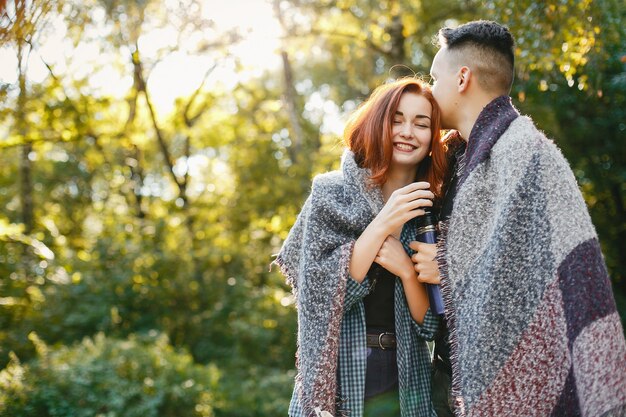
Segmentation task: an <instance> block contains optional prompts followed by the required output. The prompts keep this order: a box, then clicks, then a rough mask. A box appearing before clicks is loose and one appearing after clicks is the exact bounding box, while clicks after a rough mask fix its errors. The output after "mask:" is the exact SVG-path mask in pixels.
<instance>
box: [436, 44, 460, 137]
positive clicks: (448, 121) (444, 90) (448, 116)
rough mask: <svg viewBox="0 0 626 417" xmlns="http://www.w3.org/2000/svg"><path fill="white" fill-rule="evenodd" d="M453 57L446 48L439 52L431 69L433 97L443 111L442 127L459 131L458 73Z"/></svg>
mask: <svg viewBox="0 0 626 417" xmlns="http://www.w3.org/2000/svg"><path fill="white" fill-rule="evenodd" d="M451 61H452V59H451V56H450V52H449V51H448V48H446V47H445V46H444V47H443V48H441V49H440V50H439V52H437V55H435V59H433V64H432V66H431V67H430V76H431V77H432V79H433V96H434V97H435V100H436V101H437V104H438V105H439V108H440V109H441V127H442V128H444V129H458V126H455V124H456V123H455V120H456V117H455V116H456V114H455V113H456V111H457V104H458V86H457V78H458V77H457V75H458V74H457V71H455V70H454V68H453V67H452V65H451Z"/></svg>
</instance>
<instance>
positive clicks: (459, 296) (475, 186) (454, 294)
mask: <svg viewBox="0 0 626 417" xmlns="http://www.w3.org/2000/svg"><path fill="white" fill-rule="evenodd" d="M439 42H440V49H439V51H438V53H437V55H436V56H435V58H434V60H433V64H432V67H431V76H432V78H433V82H434V86H433V94H434V96H435V99H436V100H437V102H438V104H439V106H440V108H441V113H442V127H443V128H447V129H455V130H457V131H458V132H459V134H460V135H461V137H462V138H464V139H465V140H466V142H467V149H466V151H465V153H464V155H462V157H461V159H460V161H459V163H458V169H457V172H456V175H455V177H454V179H453V181H452V183H451V185H450V188H449V191H448V196H447V197H446V200H447V201H445V202H444V207H443V210H442V221H441V223H440V226H441V236H440V238H441V239H440V242H439V244H438V246H437V260H438V261H439V262H438V266H439V270H438V271H437V268H433V263H434V262H433V261H432V258H433V255H434V248H432V246H431V247H429V246H427V245H423V244H418V243H416V242H414V243H412V247H413V249H416V250H418V254H417V255H415V256H414V261H415V262H416V265H415V268H416V270H417V272H418V273H419V276H420V280H422V281H424V282H428V281H431V282H432V280H433V275H436V274H437V272H438V273H439V274H440V276H441V284H442V292H443V295H444V299H445V304H446V321H447V326H448V330H449V338H448V340H449V345H450V354H449V359H450V364H451V368H452V398H453V399H454V403H455V406H454V407H455V413H456V414H457V415H459V416H609V415H626V343H625V341H624V334H623V329H622V325H621V323H620V319H619V315H618V313H617V311H616V307H615V301H614V299H613V294H612V290H611V284H610V280H609V278H608V275H607V271H606V267H605V264H604V261H603V258H602V254H601V252H600V245H599V243H598V238H597V235H596V232H595V230H594V227H593V225H592V223H591V219H590V217H589V214H588V211H587V208H586V206H585V203H584V200H583V198H582V195H581V193H580V191H579V189H578V186H577V184H576V181H575V178H574V176H573V174H572V172H571V169H570V167H569V165H568V164H567V161H566V160H565V158H564V157H563V156H562V154H561V153H560V151H559V150H558V149H557V148H556V146H555V145H554V144H553V143H552V142H551V141H549V140H548V139H546V138H545V136H544V135H543V134H542V133H541V132H540V131H538V130H537V129H536V128H535V126H534V124H533V122H532V121H531V120H530V119H529V118H527V117H523V116H520V115H519V113H518V112H517V110H516V109H515V108H514V107H513V106H512V104H511V100H510V98H509V96H508V94H509V92H510V89H511V84H512V82H513V74H514V55H513V48H514V41H513V37H512V35H511V34H510V32H509V31H508V29H506V28H505V27H503V26H501V25H499V24H497V23H494V22H488V21H475V22H470V23H467V24H465V25H462V26H459V27H457V28H455V29H451V28H444V29H441V30H440V32H439ZM433 271H434V272H433ZM444 347H445V346H444ZM441 350H442V351H443V352H444V354H443V355H442V356H447V355H445V351H446V350H445V349H441ZM443 359H444V361H445V359H446V358H443Z"/></svg>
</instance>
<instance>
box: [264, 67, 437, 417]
mask: <svg viewBox="0 0 626 417" xmlns="http://www.w3.org/2000/svg"><path fill="white" fill-rule="evenodd" d="M439 129H440V124H439V110H438V108H437V105H436V103H435V101H434V99H433V96H432V94H431V92H430V89H429V87H428V86H427V85H426V84H425V83H423V82H422V81H420V80H418V79H416V78H407V79H401V80H398V81H395V82H391V83H387V84H384V85H382V86H380V87H378V88H377V89H376V90H375V91H374V92H373V93H372V95H371V96H370V97H369V99H368V100H367V101H365V102H364V103H363V104H362V105H361V106H360V107H359V109H357V111H356V112H355V113H354V114H353V116H352V118H351V119H350V120H349V122H348V124H347V127H346V129H345V133H344V140H345V143H346V146H347V149H346V151H345V152H344V155H343V157H342V163H341V170H339V171H333V172H329V173H326V174H322V175H318V176H317V177H316V178H315V179H314V180H313V186H312V190H311V194H310V195H309V198H308V199H307V201H306V202H305V204H304V206H303V208H302V211H301V212H300V215H299V216H298V219H297V221H296V223H295V225H294V226H293V228H292V229H291V231H290V232H289V236H288V237H287V240H286V241H285V243H284V245H283V247H282V249H281V251H280V253H279V255H278V257H277V259H276V261H275V262H276V263H277V264H278V265H280V267H281V270H282V271H283V273H284V274H285V275H286V276H287V280H288V282H289V283H290V284H291V285H292V287H293V291H294V295H295V297H296V305H297V309H298V354H297V363H296V365H297V368H298V375H297V377H296V383H295V388H294V394H293V397H292V401H291V405H290V407H289V415H290V416H307V417H308V416H328V415H332V416H336V415H345V414H349V415H350V416H351V417H352V416H354V417H358V416H362V415H364V413H365V415H376V416H386V415H394V416H395V415H401V416H403V417H406V416H435V412H434V410H433V407H432V404H431V397H430V372H431V366H430V356H429V352H428V348H427V345H426V341H427V340H432V339H433V338H434V336H435V333H436V332H437V330H438V327H439V317H437V316H436V315H435V314H433V313H432V312H431V311H430V309H429V302H428V295H427V292H426V290H425V287H424V284H423V283H421V282H420V281H419V279H418V274H417V273H416V271H415V269H414V264H413V262H412V261H411V258H410V254H411V253H412V252H411V249H410V248H409V246H408V245H409V242H410V241H412V240H414V236H415V232H416V227H415V221H414V220H413V219H414V218H415V217H417V216H420V215H422V214H424V208H427V207H430V206H432V205H433V200H434V201H435V203H436V202H437V201H438V199H440V198H441V197H442V193H443V190H442V188H443V184H444V180H445V178H446V176H447V158H446V148H445V144H444V143H442V141H441V137H440V131H439ZM326 413H328V414H326Z"/></svg>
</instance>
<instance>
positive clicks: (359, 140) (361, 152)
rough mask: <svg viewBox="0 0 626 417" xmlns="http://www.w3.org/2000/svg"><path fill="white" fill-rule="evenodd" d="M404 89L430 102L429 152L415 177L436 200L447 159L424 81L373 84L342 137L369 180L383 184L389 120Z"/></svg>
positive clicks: (387, 161)
mask: <svg viewBox="0 0 626 417" xmlns="http://www.w3.org/2000/svg"><path fill="white" fill-rule="evenodd" d="M404 93H416V94H419V95H421V96H424V97H425V98H426V99H427V100H428V101H429V102H430V104H431V106H432V114H431V123H430V131H431V141H430V150H431V155H430V157H427V158H425V159H424V160H423V161H422V162H420V168H419V170H418V172H419V173H421V174H420V175H419V177H420V178H417V179H418V180H421V181H428V182H429V183H430V190H431V191H432V192H433V193H434V194H435V198H436V199H437V200H440V199H441V198H442V197H443V193H444V189H443V188H444V182H445V180H446V178H447V171H448V159H447V156H446V146H445V143H444V142H442V140H441V131H440V130H441V117H440V112H439V107H438V106H437V102H435V99H434V97H433V95H432V93H431V91H430V87H429V86H428V84H426V83H425V82H423V81H421V80H419V79H417V78H403V79H400V80H397V81H393V82H390V83H387V84H383V85H381V86H380V87H378V88H376V89H375V90H374V92H373V93H372V94H371V95H370V97H369V99H367V101H365V102H364V103H362V104H361V106H359V108H358V109H357V110H356V111H355V113H354V114H353V115H352V117H351V118H350V120H349V121H348V123H347V125H346V128H345V130H344V135H343V136H344V141H345V143H346V146H347V147H348V148H349V149H350V150H352V152H354V154H355V157H356V161H357V163H358V164H359V165H360V166H361V167H362V168H368V169H370V171H371V177H370V179H371V180H372V182H373V183H374V184H377V185H379V186H380V185H383V184H384V183H385V182H386V181H387V171H388V169H389V165H390V164H391V157H392V154H393V142H392V141H393V133H392V127H393V125H392V123H393V119H394V117H395V114H396V110H398V105H399V104H400V98H401V97H402V94H404ZM424 164H427V166H424ZM424 172H425V174H424Z"/></svg>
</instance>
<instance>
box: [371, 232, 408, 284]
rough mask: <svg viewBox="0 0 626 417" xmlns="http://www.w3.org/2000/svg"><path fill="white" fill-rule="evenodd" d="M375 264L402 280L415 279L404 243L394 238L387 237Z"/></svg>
mask: <svg viewBox="0 0 626 417" xmlns="http://www.w3.org/2000/svg"><path fill="white" fill-rule="evenodd" d="M374 262H376V263H377V264H379V265H380V266H382V267H383V268H385V269H386V270H387V271H389V272H391V273H392V274H394V275H396V276H398V277H400V279H402V280H404V279H407V278H411V277H415V272H414V271H413V262H411V258H409V255H407V254H406V252H405V251H404V247H403V246H402V243H401V242H400V241H399V240H398V239H396V238H395V237H393V236H387V239H385V241H384V242H383V245H382V246H381V247H380V249H379V250H378V254H377V255H376V258H375V259H374Z"/></svg>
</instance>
